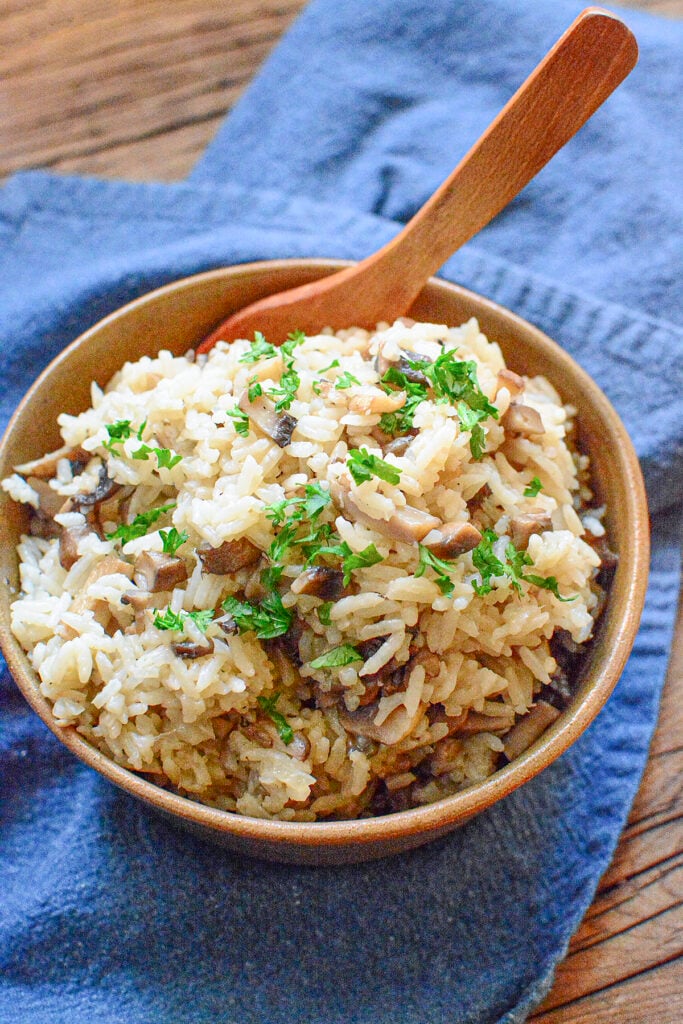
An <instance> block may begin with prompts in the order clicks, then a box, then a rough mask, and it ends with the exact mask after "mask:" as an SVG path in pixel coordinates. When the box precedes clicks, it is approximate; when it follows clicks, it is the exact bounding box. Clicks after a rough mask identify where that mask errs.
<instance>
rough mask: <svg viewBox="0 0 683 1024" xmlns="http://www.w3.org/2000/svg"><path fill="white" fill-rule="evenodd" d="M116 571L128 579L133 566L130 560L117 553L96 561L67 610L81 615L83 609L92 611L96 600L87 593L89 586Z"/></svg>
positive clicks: (131, 573)
mask: <svg viewBox="0 0 683 1024" xmlns="http://www.w3.org/2000/svg"><path fill="white" fill-rule="evenodd" d="M117 573H120V574H121V575H122V576H127V577H128V579H130V578H131V577H132V575H133V566H132V565H131V564H130V562H124V561H123V560H122V559H121V558H119V557H118V555H114V554H111V555H105V557H104V558H103V559H102V561H101V562H98V563H97V565H95V566H93V568H92V569H91V571H90V573H89V574H88V576H87V577H86V579H85V581H84V583H83V584H82V586H81V590H80V593H79V594H78V597H76V598H75V599H74V601H73V604H72V605H71V608H70V609H69V611H71V612H74V614H76V615H81V614H82V613H83V612H85V611H92V610H93V608H94V606H95V604H97V601H94V600H93V598H92V595H91V594H90V593H89V590H90V587H91V586H92V584H93V583H95V582H96V581H97V580H99V579H101V578H102V577H103V576H113V575H115V574H117Z"/></svg>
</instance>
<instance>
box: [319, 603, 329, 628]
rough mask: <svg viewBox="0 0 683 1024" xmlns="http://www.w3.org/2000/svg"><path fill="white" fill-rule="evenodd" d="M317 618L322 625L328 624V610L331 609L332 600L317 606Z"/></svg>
mask: <svg viewBox="0 0 683 1024" xmlns="http://www.w3.org/2000/svg"><path fill="white" fill-rule="evenodd" d="M317 610H318V618H319V619H320V622H321V623H322V625H323V626H329V625H330V623H331V622H332V619H331V618H330V612H331V611H332V601H325V602H324V604H321V605H319V606H318V609H317Z"/></svg>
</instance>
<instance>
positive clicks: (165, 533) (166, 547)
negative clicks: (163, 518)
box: [159, 526, 189, 555]
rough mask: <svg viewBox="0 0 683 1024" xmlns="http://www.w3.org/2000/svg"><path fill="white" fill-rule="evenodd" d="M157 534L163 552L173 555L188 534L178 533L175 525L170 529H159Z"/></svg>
mask: <svg viewBox="0 0 683 1024" xmlns="http://www.w3.org/2000/svg"><path fill="white" fill-rule="evenodd" d="M159 536H160V537H161V542H162V544H163V552H164V554H165V555H175V553H176V551H177V550H178V548H179V547H181V545H183V544H184V543H185V541H186V540H187V539H188V537H189V534H187V533H185V531H184V530H183V532H182V533H178V531H177V530H176V528H175V526H172V527H171V529H170V530H159Z"/></svg>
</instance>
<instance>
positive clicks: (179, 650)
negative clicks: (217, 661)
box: [171, 636, 213, 658]
mask: <svg viewBox="0 0 683 1024" xmlns="http://www.w3.org/2000/svg"><path fill="white" fill-rule="evenodd" d="M171 647H172V648H173V653H174V654H177V655H178V657H179V658H203V657H204V656H205V655H206V654H213V640H212V639H211V638H210V637H208V636H205V637H204V638H203V639H202V642H201V643H196V642H195V641H194V640H178V641H177V642H176V643H174V644H171Z"/></svg>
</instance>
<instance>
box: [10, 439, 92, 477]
mask: <svg viewBox="0 0 683 1024" xmlns="http://www.w3.org/2000/svg"><path fill="white" fill-rule="evenodd" d="M91 458H92V455H90V453H89V452H86V451H84V449H83V448H73V447H72V446H71V445H65V446H64V447H63V448H58V449H57V451H54V452H48V454H47V455H43V456H42V458H40V459H33V461H32V462H24V463H22V465H21V466H15V467H14V472H15V473H19V474H20V475H21V476H23V477H29V476H37V477H38V478H39V479H40V480H51V479H52V477H54V476H56V473H57V464H58V463H59V462H61V460H62V459H68V460H69V462H70V463H72V465H80V466H85V465H87V464H88V462H90V459H91Z"/></svg>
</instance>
